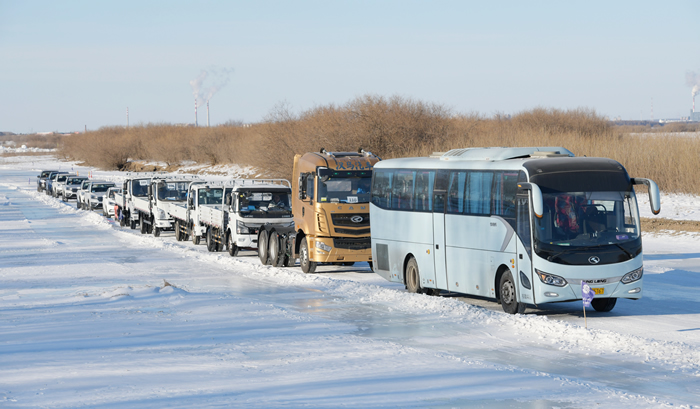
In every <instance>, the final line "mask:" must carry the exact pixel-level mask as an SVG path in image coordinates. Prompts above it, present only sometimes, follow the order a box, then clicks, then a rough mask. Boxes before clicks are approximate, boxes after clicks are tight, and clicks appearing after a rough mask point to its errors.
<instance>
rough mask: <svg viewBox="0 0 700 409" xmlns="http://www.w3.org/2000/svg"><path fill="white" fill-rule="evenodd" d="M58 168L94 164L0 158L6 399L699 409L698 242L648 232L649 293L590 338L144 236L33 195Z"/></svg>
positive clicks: (567, 318) (667, 206)
mask: <svg viewBox="0 0 700 409" xmlns="http://www.w3.org/2000/svg"><path fill="white" fill-rule="evenodd" d="M59 165H60V166H61V168H62V169H69V168H73V170H76V171H80V172H81V174H87V172H89V171H90V170H89V169H87V168H79V167H78V166H76V165H75V164H67V163H63V162H57V161H56V160H55V159H53V158H51V157H49V156H46V157H38V156H33V157H0V407H3V408H5V407H8V408H24V407H52V408H61V407H77V406H91V407H105V408H108V407H154V408H161V407H213V406H216V407H222V406H223V407H260V408H270V407H285V408H290V407H292V408H294V407H305V408H309V407H310V408H316V407H353V408H356V407H357V408H359V407H362V408H364V407H437V408H452V407H483V408H502V407H512V408H555V407H556V408H584V407H585V408H590V407H605V408H640V407H641V408H659V407H673V408H676V407H681V408H696V407H700V298H698V295H697V294H698V292H699V291H700V236H699V235H697V234H695V235H693V234H682V235H673V236H666V235H655V236H651V235H647V236H645V237H644V250H645V294H644V297H643V298H642V299H641V300H639V301H630V300H620V301H618V304H617V306H616V307H615V309H614V310H613V311H612V312H610V313H597V312H595V311H594V310H592V309H589V310H587V316H588V321H587V324H588V328H587V329H586V328H584V322H583V314H582V310H581V304H580V303H565V304H556V305H547V306H542V307H541V308H539V309H528V310H527V311H526V313H525V314H524V315H517V316H511V315H507V314H504V313H503V312H502V311H501V308H500V306H499V305H498V304H496V303H495V302H493V301H491V300H483V299H478V298H473V297H455V296H443V297H430V296H426V295H418V294H409V293H406V292H405V290H404V289H403V287H402V286H398V285H396V284H392V283H388V282H386V281H384V280H383V279H382V278H380V277H378V276H377V275H375V274H373V273H372V272H371V271H370V270H369V268H368V267H367V265H366V264H363V265H360V266H354V267H344V268H339V267H336V268H329V267H319V271H320V273H319V274H314V275H304V274H303V273H302V272H301V271H300V269H298V268H273V267H269V266H262V265H261V264H260V263H259V261H258V259H257V257H256V256H255V254H254V253H252V252H248V253H243V254H242V255H241V256H240V257H235V258H232V257H229V256H228V254H227V253H208V252H207V251H206V249H205V248H204V246H201V245H200V246H194V245H192V243H189V242H186V243H183V242H177V241H176V240H175V239H174V237H173V235H172V233H164V234H163V236H161V237H160V238H155V237H152V236H142V235H140V234H139V233H138V232H137V231H136V230H129V229H128V228H127V229H123V228H120V227H119V226H118V225H115V224H114V223H113V222H111V221H109V220H106V219H104V218H103V217H102V216H100V215H98V214H97V213H94V212H86V211H82V210H80V211H78V210H76V209H75V205H74V202H70V203H69V204H65V203H62V202H60V200H55V199H53V198H51V197H49V196H45V195H44V194H43V193H42V194H39V193H37V192H36V182H35V180H36V179H35V176H36V174H37V171H38V170H39V169H42V168H58V167H59ZM84 172H85V173H84ZM92 173H93V175H94V176H96V177H100V178H110V179H117V178H119V175H118V174H116V173H109V172H99V171H92ZM694 200H695V198H693V197H683V196H666V195H664V199H663V205H662V214H661V216H664V217H669V218H677V217H681V218H682V217H687V218H689V219H694V220H697V219H698V217H699V216H698V211H697V210H696V208H693V205H692V204H693V201H694ZM640 201H641V200H640ZM645 206H646V207H645ZM640 208H641V210H642V213H643V214H644V211H646V210H647V209H648V204H646V205H645V204H640ZM671 215H676V217H671Z"/></svg>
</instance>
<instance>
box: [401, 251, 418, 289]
mask: <svg viewBox="0 0 700 409" xmlns="http://www.w3.org/2000/svg"><path fill="white" fill-rule="evenodd" d="M405 281H406V290H408V292H409V293H420V292H421V288H420V273H419V272H418V262H417V261H416V259H415V258H413V257H411V259H410V260H408V263H406V279H405Z"/></svg>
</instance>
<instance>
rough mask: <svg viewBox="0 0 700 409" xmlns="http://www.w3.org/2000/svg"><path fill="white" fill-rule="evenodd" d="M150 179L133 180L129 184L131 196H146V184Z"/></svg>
mask: <svg viewBox="0 0 700 409" xmlns="http://www.w3.org/2000/svg"><path fill="white" fill-rule="evenodd" d="M149 182H150V179H134V181H133V182H132V183H131V186H132V187H131V194H132V195H134V196H136V197H146V196H148V183H149Z"/></svg>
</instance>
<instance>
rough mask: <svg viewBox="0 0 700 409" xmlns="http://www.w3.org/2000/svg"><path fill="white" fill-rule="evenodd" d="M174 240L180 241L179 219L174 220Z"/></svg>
mask: <svg viewBox="0 0 700 409" xmlns="http://www.w3.org/2000/svg"><path fill="white" fill-rule="evenodd" d="M175 240H177V241H182V232H181V231H180V221H179V220H175Z"/></svg>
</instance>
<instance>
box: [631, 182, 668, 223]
mask: <svg viewBox="0 0 700 409" xmlns="http://www.w3.org/2000/svg"><path fill="white" fill-rule="evenodd" d="M632 184H633V185H646V186H647V188H649V206H651V212H652V213H654V214H659V212H661V195H660V194H659V185H657V184H656V182H654V181H653V180H651V179H646V178H632Z"/></svg>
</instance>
